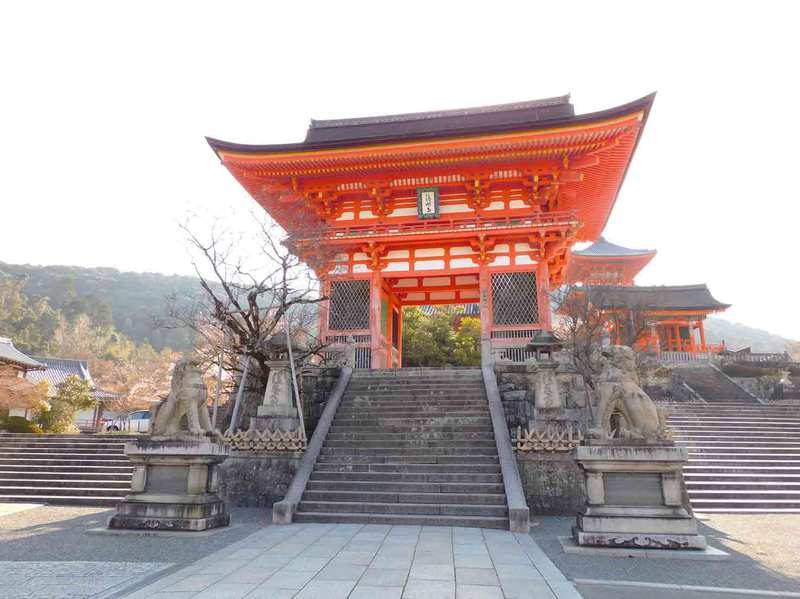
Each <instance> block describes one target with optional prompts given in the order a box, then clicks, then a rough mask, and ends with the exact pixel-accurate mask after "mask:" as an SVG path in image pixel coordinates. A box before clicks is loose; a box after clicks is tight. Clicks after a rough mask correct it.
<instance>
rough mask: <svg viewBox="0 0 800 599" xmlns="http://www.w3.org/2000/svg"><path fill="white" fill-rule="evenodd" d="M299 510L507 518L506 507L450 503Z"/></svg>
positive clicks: (315, 504) (320, 505) (314, 504)
mask: <svg viewBox="0 0 800 599" xmlns="http://www.w3.org/2000/svg"><path fill="white" fill-rule="evenodd" d="M298 510H300V511H303V512H323V511H327V512H345V513H353V514H355V513H366V514H424V515H447V516H489V517H507V516H508V508H507V507H506V506H505V505H480V504H465V503H461V504H449V503H381V502H372V501H359V502H348V501H312V500H309V501H305V500H303V501H301V502H300V505H299V506H298Z"/></svg>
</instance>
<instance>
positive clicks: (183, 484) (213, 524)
mask: <svg viewBox="0 0 800 599" xmlns="http://www.w3.org/2000/svg"><path fill="white" fill-rule="evenodd" d="M125 454H126V455H127V456H128V458H129V459H130V460H131V462H132V463H133V466H134V471H133V481H132V484H131V494H130V495H127V496H126V497H125V499H124V500H123V501H122V503H120V504H118V505H117V512H116V514H114V515H113V516H112V517H111V519H110V520H109V522H108V527H109V528H114V529H138V530H142V529H145V530H174V531H200V530H208V529H210V528H217V527H220V526H228V525H229V524H230V515H229V514H228V512H227V509H226V508H225V503H224V502H223V501H222V500H221V499H220V497H219V495H217V466H218V465H219V464H220V463H221V462H223V461H224V460H225V458H227V457H228V455H230V449H228V448H227V447H225V446H224V445H222V443H219V442H217V441H216V439H215V438H214V437H212V436H207V437H193V436H186V437H184V438H165V439H159V438H151V439H140V440H138V441H137V442H136V443H129V444H127V445H126V446H125Z"/></svg>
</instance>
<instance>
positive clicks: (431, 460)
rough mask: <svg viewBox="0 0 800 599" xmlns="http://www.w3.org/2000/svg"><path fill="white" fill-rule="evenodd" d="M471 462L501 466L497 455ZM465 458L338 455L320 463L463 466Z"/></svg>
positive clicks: (472, 458) (326, 456) (477, 457)
mask: <svg viewBox="0 0 800 599" xmlns="http://www.w3.org/2000/svg"><path fill="white" fill-rule="evenodd" d="M468 459H469V461H470V462H473V463H475V464H499V460H498V458H497V455H471V456H469V458H468ZM464 460H465V457H464V456H463V455H461V454H458V455H400V456H398V455H383V456H381V455H336V454H322V455H320V456H319V458H318V462H339V463H347V462H350V463H353V464H462V463H463V462H464Z"/></svg>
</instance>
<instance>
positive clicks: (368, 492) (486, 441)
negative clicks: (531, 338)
mask: <svg viewBox="0 0 800 599" xmlns="http://www.w3.org/2000/svg"><path fill="white" fill-rule="evenodd" d="M295 521H296V522H360V523H378V524H429V525H450V526H479V527H484V528H502V529H507V528H508V526H509V522H508V507H507V504H506V496H505V490H504V486H503V477H502V474H501V470H500V464H499V460H498V457H497V448H496V446H495V440H494V434H493V432H492V424H491V418H490V415H489V407H488V403H487V399H486V393H485V388H484V383H483V377H482V375H481V371H480V369H478V368H461V369H455V368H454V369H436V368H403V369H400V370H356V371H355V372H354V373H353V376H352V379H351V380H350V384H349V385H348V387H347V390H346V391H345V395H344V397H343V398H342V403H341V405H340V406H339V409H338V411H337V413H336V416H335V418H334V420H333V424H332V426H331V429H330V431H329V433H328V436H327V438H326V439H325V443H324V445H323V448H322V452H321V454H320V456H319V459H318V460H317V463H316V466H315V468H314V471H313V473H312V474H311V478H310V480H309V481H308V484H307V485H306V489H305V492H304V493H303V497H302V500H301V502H300V504H299V506H298V510H297V513H296V514H295Z"/></svg>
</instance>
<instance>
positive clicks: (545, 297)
mask: <svg viewBox="0 0 800 599" xmlns="http://www.w3.org/2000/svg"><path fill="white" fill-rule="evenodd" d="M536 291H537V295H538V297H537V298H536V303H537V307H538V312H539V324H540V325H541V327H542V328H543V329H544V330H546V331H552V330H553V319H552V314H551V313H550V267H549V266H548V265H547V261H546V260H540V261H539V262H538V263H537V265H536Z"/></svg>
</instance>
